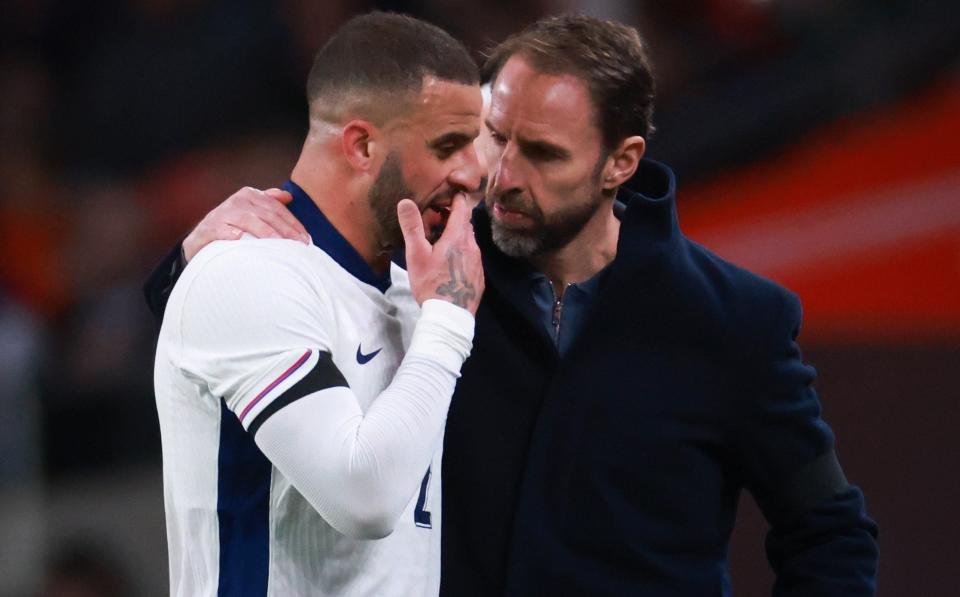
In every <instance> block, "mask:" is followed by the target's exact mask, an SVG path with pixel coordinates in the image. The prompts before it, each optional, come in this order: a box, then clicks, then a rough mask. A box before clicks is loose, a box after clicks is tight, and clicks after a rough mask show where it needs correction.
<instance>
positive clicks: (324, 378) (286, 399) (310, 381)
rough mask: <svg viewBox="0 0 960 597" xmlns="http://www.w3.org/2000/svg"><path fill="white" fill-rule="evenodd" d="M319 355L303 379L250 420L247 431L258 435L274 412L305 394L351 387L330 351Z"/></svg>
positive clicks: (320, 352)
mask: <svg viewBox="0 0 960 597" xmlns="http://www.w3.org/2000/svg"><path fill="white" fill-rule="evenodd" d="M317 357H318V358H317V364H316V365H314V367H313V369H311V370H310V371H309V372H308V373H307V374H306V375H304V376H303V379H301V380H300V381H298V382H297V383H295V384H293V385H292V386H290V388H289V389H288V390H287V391H286V392H284V393H283V394H280V395H279V396H277V397H276V398H274V400H273V401H272V402H271V403H270V404H268V405H267V406H266V408H264V409H263V410H262V411H260V414H258V415H257V416H256V417H255V418H254V419H253V421H251V422H250V427H248V428H247V431H248V432H249V433H250V436H251V437H253V436H256V434H257V431H258V430H259V429H260V426H261V425H263V424H264V422H265V421H266V420H267V419H269V418H270V417H271V416H273V413H275V412H277V411H278V410H280V409H281V408H283V407H284V406H286V405H288V404H290V403H291V402H295V401H297V400H299V399H301V398H303V397H304V396H309V395H310V394H313V393H314V392H319V391H320V390H326V389H327V388H338V387H339V388H349V387H350V384H348V383H347V380H346V379H344V377H343V374H342V373H340V370H339V369H337V366H336V365H334V364H333V358H332V357H331V356H330V353H329V352H325V351H319V352H318V354H317Z"/></svg>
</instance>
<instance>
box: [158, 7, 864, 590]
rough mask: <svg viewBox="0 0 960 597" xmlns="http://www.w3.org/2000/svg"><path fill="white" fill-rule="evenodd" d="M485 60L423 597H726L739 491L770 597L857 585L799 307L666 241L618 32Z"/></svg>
mask: <svg viewBox="0 0 960 597" xmlns="http://www.w3.org/2000/svg"><path fill="white" fill-rule="evenodd" d="M488 69H489V72H490V73H491V74H492V79H493V84H492V105H491V109H490V114H489V117H488V118H487V121H486V125H487V127H488V128H489V130H490V135H491V141H492V143H490V144H489V154H488V155H487V156H486V159H487V163H488V164H489V185H488V189H487V195H486V200H485V205H484V206H481V207H480V208H478V210H477V211H475V213H474V218H475V228H476V231H477V236H478V242H479V244H480V247H481V250H482V252H483V255H484V268H485V273H486V288H487V289H486V293H485V294H484V297H483V300H482V302H481V305H480V308H479V311H478V313H477V330H476V335H475V342H474V352H473V355H472V357H471V358H470V359H469V360H468V361H467V364H466V365H465V367H464V370H463V377H462V379H461V380H460V382H459V385H458V388H457V392H456V395H455V397H454V400H453V403H452V406H451V409H450V413H449V417H448V421H447V434H446V442H445V447H444V465H443V467H444V470H443V484H444V485H443V517H444V523H443V524H444V527H443V528H444V531H443V558H442V562H443V563H442V566H443V576H442V587H441V593H442V594H445V595H451V596H454V595H455V596H458V597H460V596H470V595H477V596H480V595H516V596H526V595H591V596H592V595H611V596H612V595H664V596H691V597H692V596H697V597H700V596H703V595H729V594H730V592H731V589H730V579H729V573H728V566H727V557H726V556H727V547H728V542H729V537H730V533H731V530H732V527H733V524H734V519H735V513H736V504H737V500H738V496H739V493H740V491H741V490H742V489H744V488H746V489H748V490H749V491H750V492H751V493H752V494H753V496H754V497H755V499H756V500H757V503H758V504H759V505H760V507H761V509H762V511H763V513H764V515H765V516H766V518H767V520H768V521H769V522H770V525H771V529H770V533H769V535H768V540H767V555H768V558H769V560H770V563H771V565H772V567H773V569H774V571H775V573H776V576H777V581H776V585H775V587H774V594H775V595H781V596H787V595H791V596H801V595H802V596H808V595H838V596H839V595H845V596H846V595H872V594H873V593H874V592H875V578H876V565H877V546H876V542H875V537H876V526H875V524H874V523H873V522H872V521H871V520H870V519H869V518H868V517H867V516H866V513H865V511H864V503H863V496H862V494H861V492H860V491H859V489H857V488H855V487H853V486H851V485H849V484H848V483H847V481H846V479H845V477H844V475H843V472H842V471H841V469H840V466H839V463H838V462H837V459H836V455H835V453H834V451H833V445H834V438H833V435H832V433H831V431H830V429H829V427H828V426H827V425H826V423H824V421H823V420H822V418H821V417H820V406H819V403H818V400H817V397H816V394H815V393H814V391H813V389H812V386H811V384H812V381H813V378H814V372H813V369H811V368H810V367H808V366H806V365H804V364H803V363H802V361H801V359H800V353H799V349H798V347H797V344H796V342H795V338H796V335H797V332H798V328H799V324H800V306H799V302H798V300H797V298H796V297H795V296H794V295H793V294H791V293H789V292H788V291H786V290H784V289H783V288H781V287H779V286H777V285H776V284H774V283H772V282H769V281H767V280H764V279H762V278H760V277H758V276H755V275H753V274H751V273H749V272H747V271H745V270H742V269H740V268H737V267H736V266H734V265H731V264H729V263H726V262H724V261H723V260H722V259H720V258H718V257H716V256H715V255H713V254H712V253H710V252H709V251H707V250H706V249H704V248H702V247H700V246H698V245H696V244H695V243H693V242H691V241H690V240H688V239H687V238H685V237H684V236H683V234H682V233H681V232H680V229H679V226H678V222H677V215H676V208H675V204H674V191H675V181H674V178H673V174H672V173H671V172H670V170H669V169H668V168H666V167H665V166H663V165H660V164H657V163H655V162H651V161H647V160H643V159H642V157H643V153H644V149H645V139H646V137H648V136H649V134H650V132H651V124H650V122H651V113H652V105H653V81H652V77H651V74H650V69H649V66H648V63H647V59H646V56H645V53H644V51H643V48H642V44H641V41H640V39H639V37H638V35H637V33H636V32H635V31H634V30H633V29H631V28H628V27H625V26H622V25H619V24H615V23H610V22H605V21H599V20H596V19H591V18H588V17H557V18H550V19H545V20H542V21H540V22H538V23H536V24H534V25H533V26H531V27H530V28H529V29H527V30H526V31H524V32H522V33H520V34H518V35H516V36H514V37H512V38H511V39H509V40H507V41H506V42H504V43H503V44H501V45H500V46H498V48H497V49H496V50H495V51H494V53H493V54H492V56H491V58H490V61H489V62H488ZM628 180H632V182H631V185H635V186H636V188H637V190H638V191H639V192H631V191H628V190H626V188H621V186H622V185H623V184H624V183H625V182H627V181H628ZM168 266H169V264H168ZM168 271H169V270H168V269H164V268H161V269H159V270H158V272H159V273H158V274H157V276H156V277H155V278H154V280H153V282H152V286H150V288H149V289H148V294H152V295H153V296H154V298H155V301H154V304H157V303H159V302H162V300H156V299H157V298H158V297H160V295H162V288H163V287H164V286H169V284H170V280H169V276H168V275H167V273H168Z"/></svg>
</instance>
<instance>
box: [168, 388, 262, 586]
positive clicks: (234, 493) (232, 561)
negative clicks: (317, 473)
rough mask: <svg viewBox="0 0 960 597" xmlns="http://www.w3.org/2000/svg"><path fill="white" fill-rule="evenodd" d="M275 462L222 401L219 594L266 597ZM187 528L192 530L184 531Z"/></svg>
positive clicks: (219, 488) (218, 499)
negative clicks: (271, 483)
mask: <svg viewBox="0 0 960 597" xmlns="http://www.w3.org/2000/svg"><path fill="white" fill-rule="evenodd" d="M272 471H273V466H272V465H271V464H270V461H269V460H267V457H266V456H264V455H263V452H261V451H260V448H258V447H257V445H256V444H255V443H253V436H252V435H248V434H247V432H246V431H244V430H243V426H242V425H241V424H240V421H239V419H237V417H236V415H234V414H233V413H232V412H231V411H230V409H228V408H227V405H226V403H225V402H224V401H223V399H221V400H220V451H219V453H218V455H217V520H218V522H219V527H220V582H219V585H218V587H217V597H264V596H265V595H266V594H267V576H268V574H269V562H270V543H269V541H270V475H271V473H272ZM186 532H189V529H187V530H186Z"/></svg>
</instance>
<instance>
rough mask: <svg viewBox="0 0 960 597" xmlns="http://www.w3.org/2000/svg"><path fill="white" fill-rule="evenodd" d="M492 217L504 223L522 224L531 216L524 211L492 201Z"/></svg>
mask: <svg viewBox="0 0 960 597" xmlns="http://www.w3.org/2000/svg"><path fill="white" fill-rule="evenodd" d="M493 217H494V218H495V219H496V220H498V221H500V222H502V223H504V224H507V225H509V224H523V223H526V222H529V221H530V220H532V219H533V218H532V217H530V215H529V214H528V213H526V212H524V211H520V210H518V209H511V208H509V207H505V206H504V205H503V204H502V203H499V202H494V204H493Z"/></svg>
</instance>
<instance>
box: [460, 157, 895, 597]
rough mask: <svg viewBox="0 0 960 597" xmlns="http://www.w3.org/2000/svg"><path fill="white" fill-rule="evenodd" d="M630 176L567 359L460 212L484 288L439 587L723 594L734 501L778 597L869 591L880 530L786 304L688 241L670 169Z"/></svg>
mask: <svg viewBox="0 0 960 597" xmlns="http://www.w3.org/2000/svg"><path fill="white" fill-rule="evenodd" d="M637 180H639V181H640V184H641V185H642V191H643V193H642V194H633V193H629V192H626V191H623V192H622V193H621V195H620V199H621V200H623V201H624V202H626V204H627V209H626V212H625V213H624V215H623V218H622V223H621V232H620V239H619V244H618V247H617V256H616V259H615V260H614V262H613V264H612V266H611V269H610V271H609V274H608V275H606V276H605V277H604V279H603V283H602V286H601V288H600V292H599V298H598V299H597V302H596V304H595V308H594V311H593V313H592V315H591V316H590V317H589V319H588V321H587V323H586V324H585V325H584V328H583V331H582V332H580V335H579V336H578V337H577V338H576V339H575V340H574V343H573V345H572V347H571V348H570V349H569V351H568V352H567V353H566V354H565V355H564V357H563V358H560V357H559V356H558V355H557V351H556V350H555V348H554V344H553V342H552V341H551V339H550V338H549V337H548V336H547V334H546V332H545V330H544V328H543V325H542V323H541V322H540V317H539V315H538V313H537V311H536V308H535V306H534V304H533V300H532V298H531V293H530V291H529V284H530V281H529V276H528V273H527V270H526V266H524V265H523V264H522V263H521V262H519V261H518V260H514V259H511V258H509V257H506V256H505V255H504V254H503V253H500V252H499V251H498V250H497V249H496V248H495V247H494V246H493V244H492V241H491V239H490V232H489V220H488V218H487V216H486V213H484V212H483V211H482V210H478V211H477V212H475V227H476V230H477V235H478V242H479V244H480V247H481V250H482V251H483V255H484V266H485V273H486V291H485V294H484V296H483V300H482V302H481V305H480V309H479V312H478V314H477V330H476V336H475V339H474V349H473V353H472V354H471V356H470V358H469V359H468V361H467V363H466V365H465V366H464V369H463V377H462V378H461V380H460V382H459V384H458V386H457V392H456V394H455V396H454V399H453V403H452V406H451V409H450V414H449V417H448V421H447V431H446V439H445V444H444V454H443V575H442V589H441V593H442V594H443V595H447V596H450V597H469V596H472V595H477V596H480V595H484V596H486V595H501V594H505V595H510V596H518V597H519V596H532V595H551V596H553V595H585V596H586V595H589V596H600V595H643V596H659V595H663V596H691V597H693V596H696V597H705V596H708V595H728V594H730V580H729V577H728V571H727V546H728V541H729V538H730V533H731V529H732V527H733V524H734V519H735V514H736V505H737V500H738V496H739V493H740V491H741V490H742V489H744V488H746V489H748V490H750V491H751V492H752V493H753V495H754V497H755V498H756V499H757V502H758V503H759V504H760V506H761V508H762V510H763V512H764V514H765V516H766V517H767V519H768V520H769V521H770V523H771V525H772V527H771V531H770V534H769V536H768V541H767V555H768V557H769V560H770V563H771V565H772V566H773V569H774V571H775V572H776V575H777V584H776V587H775V589H774V594H775V595H784V596H785V595H796V596H801V595H802V596H812V595H844V596H848V595H872V594H873V593H874V591H875V576H876V566H877V546H876V543H875V540H874V538H875V536H876V527H875V525H874V523H873V522H872V521H870V520H869V519H868V518H867V516H866V514H865V512H864V504H863V496H862V494H861V493H860V491H859V490H858V489H856V488H854V487H852V486H849V485H847V483H846V481H845V479H844V478H843V474H842V472H840V469H839V466H838V465H837V464H836V460H835V458H834V456H833V445H834V438H833V435H832V433H831V431H830V429H829V428H828V427H827V425H826V424H825V423H824V421H823V420H822V419H821V418H820V405H819V403H818V401H817V397H816V394H815V393H814V390H813V388H812V387H811V383H812V381H813V379H814V375H815V374H814V371H813V369H812V368H810V367H808V366H806V365H804V364H803V363H802V362H801V360H800V353H799V349H798V347H797V344H796V343H795V338H796V334H797V330H798V327H799V324H800V305H799V302H798V301H797V298H796V297H795V296H794V295H793V294H791V293H789V292H788V291H786V290H784V289H783V288H781V287H779V286H777V285H775V284H774V283H772V282H769V281H767V280H764V279H762V278H760V277H758V276H756V275H753V274H751V273H749V272H747V271H745V270H743V269H740V268H738V267H736V266H733V265H731V264H729V263H727V262H724V261H723V260H721V259H719V258H718V257H716V256H715V255H713V254H712V253H710V252H709V251H707V250H706V249H704V248H703V247H701V246H698V245H697V244H695V243H693V242H691V241H690V240H688V239H687V238H685V237H684V236H683V235H682V234H681V232H680V230H679V227H678V224H677V214H676V209H675V204H674V196H673V194H674V179H673V175H672V173H671V172H670V171H669V170H668V169H667V168H666V167H664V166H661V165H659V164H656V163H654V162H650V161H644V162H643V163H642V166H641V172H640V174H639V176H638V177H637ZM758 555H759V554H758Z"/></svg>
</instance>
